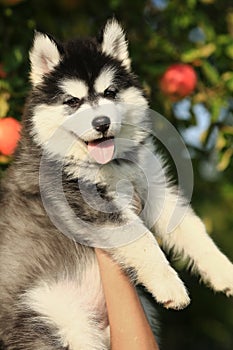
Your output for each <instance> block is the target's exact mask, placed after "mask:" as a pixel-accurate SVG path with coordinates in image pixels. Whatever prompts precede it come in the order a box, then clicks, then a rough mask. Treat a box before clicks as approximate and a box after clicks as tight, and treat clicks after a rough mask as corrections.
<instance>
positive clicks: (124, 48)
mask: <svg viewBox="0 0 233 350" xmlns="http://www.w3.org/2000/svg"><path fill="white" fill-rule="evenodd" d="M102 51H103V52H104V53H106V54H107V55H109V56H112V57H114V58H116V59H118V60H119V61H121V62H122V64H123V65H124V66H125V68H126V69H127V70H130V59H129V53H128V43H127V40H126V38H125V33H124V30H123V28H122V27H121V25H120V24H119V23H118V22H117V20H116V19H111V20H109V21H108V22H107V23H106V25H105V28H104V30H103V41H102Z"/></svg>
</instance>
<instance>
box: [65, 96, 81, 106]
mask: <svg viewBox="0 0 233 350" xmlns="http://www.w3.org/2000/svg"><path fill="white" fill-rule="evenodd" d="M63 104H64V105H68V106H70V107H73V108H74V107H78V106H79V104H80V99H79V98H78V97H69V98H67V99H66V100H65V101H64V102H63Z"/></svg>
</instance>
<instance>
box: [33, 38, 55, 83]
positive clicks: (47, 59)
mask: <svg viewBox="0 0 233 350" xmlns="http://www.w3.org/2000/svg"><path fill="white" fill-rule="evenodd" d="M60 60H61V52H60V51H59V48H58V45H57V43H56V42H55V40H54V39H52V38H51V37H49V36H48V35H46V34H43V33H40V32H35V37H34V42H33V46H32V49H31V51H30V61H31V73H30V78H31V81H32V84H33V85H37V84H38V83H40V82H41V81H42V79H43V77H44V76H45V75H46V74H48V73H49V72H51V71H52V70H53V69H54V67H55V66H56V65H58V63H59V62H60Z"/></svg>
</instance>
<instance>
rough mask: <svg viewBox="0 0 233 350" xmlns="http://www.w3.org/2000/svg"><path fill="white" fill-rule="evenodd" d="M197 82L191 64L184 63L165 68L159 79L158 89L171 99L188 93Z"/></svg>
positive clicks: (176, 98)
mask: <svg viewBox="0 0 233 350" xmlns="http://www.w3.org/2000/svg"><path fill="white" fill-rule="evenodd" d="M196 84H197V75H196V72H195V70H194V69H193V67H192V66H190V65H188V64H184V63H178V64H173V65H171V66H170V67H168V68H167V70H166V71H165V72H164V74H163V76H162V78H161V80H160V89H161V90H162V92H163V93H164V94H165V95H167V96H169V97H170V98H171V99H172V100H178V99H180V98H183V97H185V96H188V95H190V94H191V93H192V92H193V90H194V89H195V87H196Z"/></svg>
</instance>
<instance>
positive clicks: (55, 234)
mask: <svg viewBox="0 0 233 350" xmlns="http://www.w3.org/2000/svg"><path fill="white" fill-rule="evenodd" d="M30 60H31V75H30V77H31V82H32V91H31V93H30V95H29V98H28V102H27V104H26V108H25V113H24V117H23V129H22V138H21V141H20V144H19V147H18V150H17V152H16V155H15V161H14V163H13V164H12V166H11V167H10V168H9V169H8V171H7V174H6V176H5V178H4V180H3V182H2V186H1V202H0V215H1V222H0V339H1V340H2V341H3V342H4V344H5V347H6V349H8V350H20V349H22V350H52V349H53V350H55V349H56V350H58V349H59V350H62V349H63V350H65V349H70V350H81V349H82V350H91V349H92V350H93V349H96V350H107V349H110V345H109V327H108V321H107V312H106V308H105V301H104V296H103V291H102V286H101V280H100V275H99V269H98V265H97V261H96V257H95V253H94V249H93V248H92V247H93V246H98V245H99V246H101V247H103V248H104V249H105V250H106V252H107V253H108V254H110V255H111V256H112V258H113V259H114V260H115V261H116V262H117V263H119V264H120V265H121V266H122V269H124V270H125V271H126V272H127V271H128V272H130V273H131V275H133V279H134V282H135V283H136V284H137V283H141V284H143V285H144V286H145V287H146V288H147V290H148V291H149V292H150V293H152V295H153V296H154V298H155V299H156V300H157V302H159V303H162V304H163V305H165V306H166V307H170V308H174V309H180V308H183V307H185V306H186V305H187V304H188V303H189V296H188V293H187V291H186V288H185V286H184V284H183V282H182V281H181V280H180V279H179V277H178V275H177V273H176V272H175V271H174V269H173V268H172V267H171V266H170V265H169V262H168V261H167V259H166V257H165V255H164V253H163V252H162V250H161V248H160V245H159V244H158V243H157V240H156V238H155V237H159V241H160V242H161V244H162V247H164V248H165V249H168V250H169V249H172V250H173V251H174V252H175V253H182V254H183V255H184V256H185V257H188V258H189V259H190V261H191V263H192V265H193V266H194V268H195V270H197V271H198V272H199V273H200V275H201V278H202V279H203V280H204V281H205V282H206V283H207V284H208V285H209V286H210V287H212V288H213V289H214V290H215V291H221V292H224V293H225V294H227V295H228V296H232V295H233V266H232V264H231V262H230V261H229V260H228V259H227V258H226V257H225V256H224V255H223V254H222V253H221V252H220V251H219V250H218V248H217V247H216V246H215V244H214V243H213V242H212V240H211V238H210V237H209V236H208V234H207V233H206V230H205V227H204V225H203V223H202V222H201V220H200V219H199V218H198V217H197V216H196V215H195V214H194V212H193V211H192V209H191V208H190V207H188V204H187V203H186V202H185V199H183V200H179V201H177V191H176V190H175V189H174V187H172V186H169V185H167V182H166V180H167V177H166V175H165V181H163V180H161V179H163V178H164V170H163V167H162V166H161V164H162V163H161V162H160V158H159V157H158V158H156V159H157V160H158V161H154V160H153V159H154V158H153V156H152V152H151V150H153V149H154V146H153V142H152V140H151V136H150V127H151V126H150V123H151V120H150V115H149V113H148V104H147V101H146V99H145V97H144V95H143V92H142V90H141V88H140V86H139V84H138V82H137V79H136V77H135V76H134V75H133V74H132V72H131V69H130V59H129V56H128V49H127V42H126V39H125V35H124V32H123V30H122V28H121V26H120V25H119V23H118V22H117V21H116V20H111V21H108V22H107V24H106V26H105V27H104V30H103V32H102V35H101V38H100V39H98V40H97V39H86V40H81V39H78V40H72V41H68V42H66V43H64V44H61V43H57V42H56V41H55V40H54V39H53V38H51V37H50V36H48V35H45V34H41V33H36V34H35V39H34V44H33V47H32V49H31V52H30ZM143 174H144V175H145V174H146V175H145V176H144V177H143ZM147 183H148V186H147ZM129 184H131V185H129ZM161 186H162V187H163V191H161ZM61 189H62V190H61ZM175 206H176V207H177V206H178V211H179V210H180V211H183V210H184V208H186V209H185V215H183V218H182V220H178V221H177V224H176V225H175V226H174V227H173V228H172V230H170V231H169V223H170V221H171V216H172V213H173V211H174V207H175ZM90 246H92V247H90Z"/></svg>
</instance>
